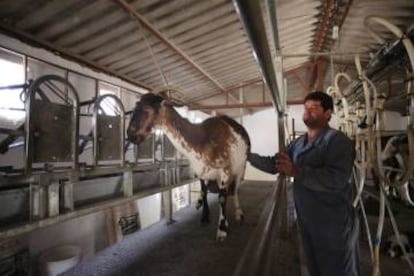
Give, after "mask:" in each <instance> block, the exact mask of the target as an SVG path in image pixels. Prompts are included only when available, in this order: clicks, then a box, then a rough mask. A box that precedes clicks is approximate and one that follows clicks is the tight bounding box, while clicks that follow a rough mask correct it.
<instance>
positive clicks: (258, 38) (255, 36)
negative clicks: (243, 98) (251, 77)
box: [233, 0, 285, 114]
mask: <svg viewBox="0 0 414 276" xmlns="http://www.w3.org/2000/svg"><path fill="white" fill-rule="evenodd" d="M260 3H261V1H256V0H233V4H234V6H235V7H236V11H237V13H238V15H239V17H240V19H241V22H242V23H243V25H244V28H245V29H246V33H247V36H248V38H249V40H250V44H251V46H252V49H253V55H254V57H255V58H256V60H257V62H258V63H259V66H260V69H261V71H262V75H263V77H264V80H265V82H266V83H267V85H268V87H269V89H270V94H271V96H272V100H273V103H274V106H275V108H276V110H277V112H278V113H281V114H283V111H284V108H285V107H284V106H283V104H282V101H281V96H280V95H281V94H282V93H283V92H284V91H283V90H280V89H279V87H281V86H282V84H279V85H278V81H277V76H276V69H275V66H274V62H273V60H274V56H273V55H272V51H271V49H270V46H269V43H268V41H269V40H268V39H267V35H266V28H265V22H264V19H263V18H264V15H263V12H262V7H261V6H260V5H261V4H260ZM272 12H274V13H276V10H275V9H274V10H273V11H272ZM274 16H276V15H274ZM272 27H273V31H274V32H276V30H275V29H274V28H275V27H276V28H277V26H272ZM274 39H275V41H278V37H277V32H276V33H275V34H274ZM275 46H276V45H275ZM280 71H281V70H280Z"/></svg>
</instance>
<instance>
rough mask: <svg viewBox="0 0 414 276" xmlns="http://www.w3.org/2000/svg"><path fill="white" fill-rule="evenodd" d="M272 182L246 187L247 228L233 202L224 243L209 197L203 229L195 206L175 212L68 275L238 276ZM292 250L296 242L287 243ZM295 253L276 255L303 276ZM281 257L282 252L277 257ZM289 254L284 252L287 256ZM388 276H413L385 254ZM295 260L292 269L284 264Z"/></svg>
mask: <svg viewBox="0 0 414 276" xmlns="http://www.w3.org/2000/svg"><path fill="white" fill-rule="evenodd" d="M272 185H273V183H272V182H257V181H255V182H253V181H247V182H245V183H244V184H243V185H242V187H241V189H240V198H241V205H242V208H243V210H244V212H245V220H244V224H243V225H238V224H236V222H235V219H234V208H233V201H232V198H230V201H229V204H228V212H227V214H228V218H229V224H230V231H231V232H230V235H229V237H228V238H227V240H226V241H224V242H216V241H215V233H216V222H217V217H218V206H217V195H216V194H210V195H209V203H210V210H211V223H210V225H207V226H202V225H200V217H201V211H196V210H195V207H194V205H192V206H190V207H189V208H184V209H182V210H180V211H179V212H177V213H175V215H174V219H175V220H176V222H175V223H174V224H171V225H168V226H167V225H165V222H164V221H161V222H159V223H156V224H154V225H152V226H150V227H148V228H146V229H143V230H141V231H139V232H136V233H133V234H130V235H128V236H126V237H125V238H124V239H123V240H122V241H121V242H119V243H117V244H115V245H113V246H111V247H108V248H106V249H104V250H102V251H100V252H98V253H97V254H96V255H95V256H94V257H93V258H90V259H88V260H84V261H82V262H80V263H79V264H78V265H77V266H76V267H74V268H73V269H71V270H69V271H67V272H66V273H64V274H62V275H66V276H68V275H76V276H79V275H99V276H105V275H116V276H118V275H119V276H132V275H134V276H154V275H157V276H158V275H168V276H178V275H180V276H186V275H192V276H194V275H196V276H198V275H200V276H203V275H206V276H207V275H208V276H211V275H217V276H220V275H232V273H233V271H234V269H235V267H236V265H237V263H238V260H239V259H240V256H241V255H242V253H243V249H244V247H245V246H246V244H247V242H248V240H249V237H250V235H251V234H252V233H253V231H254V230H255V227H256V225H257V223H258V218H259V216H260V213H261V211H262V209H263V207H264V203H265V202H266V199H267V198H268V197H269V196H270V193H271V190H272ZM287 246H288V247H292V243H290V242H288V243H287ZM367 247H368V246H367V242H366V241H364V239H363V238H361V272H362V275H370V272H371V262H370V255H369V251H368V248H367ZM286 250H288V251H291V252H293V254H291V256H293V257H291V258H290V260H286V257H283V256H282V257H279V258H278V257H275V258H276V259H275V261H276V262H280V263H281V267H286V266H287V267H289V268H288V269H289V271H291V272H290V273H287V274H286V271H285V272H284V273H277V275H292V276H296V275H299V270H300V265H299V257H298V256H297V255H296V251H297V250H294V249H292V248H290V249H289V248H286V249H283V250H282V251H284V252H286ZM275 255H277V256H281V255H280V254H275ZM282 255H283V254H282ZM381 261H382V263H381V266H382V275H395V276H396V275H398V276H405V275H407V276H408V275H413V274H412V273H411V272H410V271H409V268H408V265H407V264H406V263H405V262H404V261H403V260H401V259H391V258H388V257H386V256H383V257H382V259H381ZM286 262H289V264H288V265H286V264H285V265H284V264H283V263H286Z"/></svg>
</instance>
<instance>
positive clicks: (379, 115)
mask: <svg viewBox="0 0 414 276" xmlns="http://www.w3.org/2000/svg"><path fill="white" fill-rule="evenodd" d="M372 23H377V24H381V25H383V26H385V27H386V28H388V29H389V30H390V31H391V32H393V33H394V34H395V35H396V36H397V37H398V38H399V39H401V40H402V43H403V45H404V47H405V48H406V51H407V53H408V56H409V61H410V63H411V67H412V71H411V72H414V54H413V53H414V51H413V49H414V48H413V46H412V43H411V41H410V39H409V38H408V37H407V35H405V34H403V33H402V32H401V30H399V28H397V27H396V26H394V25H392V24H391V23H389V22H388V21H386V20H385V19H382V18H379V17H375V16H371V17H368V18H366V20H365V25H366V26H367V28H368V29H369V31H368V32H369V33H370V34H372V35H373V37H374V38H375V39H376V40H377V41H378V42H380V43H382V44H384V43H385V41H384V40H383V39H382V38H381V37H380V36H379V35H378V34H376V33H375V32H374V31H373V30H372V29H371V28H370V26H369V25H370V24H372ZM375 63H376V62H372V63H371V64H374V66H375ZM376 65H377V67H378V64H376ZM355 66H356V68H357V71H358V76H359V80H358V81H357V82H358V83H360V84H357V85H355V82H354V83H352V84H351V85H349V86H348V87H351V88H350V89H351V90H355V91H356V90H357V89H358V88H360V87H361V86H362V91H363V99H364V103H363V104H362V103H361V102H359V101H358V97H356V100H355V96H349V95H350V94H351V93H348V94H347V95H345V94H344V93H343V92H342V91H341V90H340V89H339V87H338V79H339V78H340V77H345V78H346V79H347V80H348V82H350V81H351V79H350V78H349V76H347V75H346V74H343V73H341V74H338V75H337V76H336V77H335V86H334V87H329V88H328V90H327V93H328V94H331V95H333V96H334V97H335V98H336V99H338V100H340V101H341V106H338V107H337V108H338V111H339V112H338V114H339V115H340V116H339V119H340V121H339V126H340V128H341V129H342V130H343V131H344V132H345V133H346V134H347V135H348V136H351V137H354V138H355V142H356V151H357V158H356V160H355V168H354V172H353V177H354V181H355V184H356V186H357V195H356V197H355V200H354V202H353V205H354V206H356V205H357V204H358V203H359V204H360V205H361V210H362V213H363V217H364V222H365V227H366V228H367V235H368V241H369V247H370V249H371V257H372V261H373V272H372V275H379V274H380V258H379V249H380V243H381V236H382V231H383V225H384V218H385V209H387V211H388V213H389V217H390V220H391V224H392V227H393V230H394V232H395V234H396V236H397V239H398V242H399V244H400V246H401V248H402V250H403V252H404V254H405V253H406V252H405V249H404V247H403V246H402V243H401V240H400V236H399V230H398V227H397V224H396V222H395V218H394V215H393V213H392V210H391V207H390V203H389V202H388V199H387V197H386V187H396V188H397V190H398V192H399V194H400V196H401V198H402V199H403V200H404V202H406V203H407V204H409V205H411V206H414V204H413V202H412V201H411V199H410V197H409V194H407V192H408V189H407V187H404V185H407V183H408V180H409V178H410V177H411V175H412V172H413V167H414V134H413V129H414V125H413V118H414V93H413V91H411V90H412V86H411V82H412V79H411V78H409V79H411V80H410V81H408V84H407V98H408V101H409V121H408V126H407V136H408V143H409V160H408V165H407V167H406V170H405V172H404V173H403V174H402V176H400V178H399V179H398V180H397V181H396V183H391V182H390V180H389V179H388V178H387V177H386V176H385V172H384V165H383V164H382V161H383V160H382V156H381V155H382V151H381V149H382V145H381V137H382V136H383V134H382V133H383V130H384V112H383V111H384V103H385V100H386V98H385V95H383V94H379V93H377V90H376V87H375V84H374V82H373V81H372V79H370V78H368V77H367V73H366V71H365V72H364V71H363V70H362V66H361V62H360V59H359V56H356V57H355ZM372 72H374V73H375V70H371V73H372ZM374 73H372V75H373V74H374ZM352 97H354V98H353V99H352ZM345 98H350V99H351V101H352V100H353V102H354V104H355V105H356V108H355V115H356V118H354V119H352V115H351V111H350V110H351V109H352V108H350V105H349V102H348V101H347V100H346V99H345ZM344 99H345V100H344ZM371 99H372V100H371ZM355 102H356V103H355ZM355 119H356V120H355ZM356 121H359V123H360V126H362V127H364V128H365V129H364V128H358V129H356V130H355V125H356V124H355V123H356ZM372 141H375V143H373V142H372ZM369 167H371V168H372V169H373V170H374V171H375V173H376V175H378V176H379V180H380V195H379V202H380V203H379V204H380V205H379V220H378V224H377V231H376V235H375V237H374V239H373V240H371V237H370V230H369V225H368V222H367V219H366V214H365V208H364V206H363V202H362V200H361V193H362V191H363V187H364V183H365V180H366V174H367V169H368V168H369ZM405 259H406V260H407V262H408V264H409V266H410V269H411V270H412V271H414V265H413V263H412V261H411V260H410V259H409V258H405Z"/></svg>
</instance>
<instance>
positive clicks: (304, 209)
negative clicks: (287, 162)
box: [249, 127, 359, 276]
mask: <svg viewBox="0 0 414 276" xmlns="http://www.w3.org/2000/svg"><path fill="white" fill-rule="evenodd" d="M287 153H288V155H289V156H290V158H291V160H292V162H293V163H294V164H295V165H296V166H297V167H298V169H299V173H298V175H296V176H295V178H294V184H293V196H294V202H295V207H296V212H297V215H298V221H299V225H300V231H301V236H302V242H303V247H304V250H305V253H306V257H307V263H308V269H309V274H310V275H311V276H332V275H335V276H342V275H343V276H354V275H359V265H358V259H359V251H358V219H357V215H356V211H355V209H354V208H353V206H352V200H353V189H352V186H351V184H350V182H349V179H350V176H351V173H352V167H353V162H354V159H355V149H354V144H353V142H352V141H351V140H350V139H349V138H348V137H347V136H346V135H345V134H343V133H342V132H340V131H338V130H335V129H332V128H330V127H327V128H325V129H323V130H322V131H321V132H320V133H319V134H318V136H317V137H316V138H315V139H314V140H313V141H311V142H308V141H307V135H306V134H305V135H303V136H301V137H299V138H298V139H296V140H295V141H293V142H292V143H291V144H290V145H289V146H288V148H287ZM277 159H278V154H276V155H275V156H272V157H263V156H259V155H257V154H254V153H251V154H250V155H249V161H250V163H251V164H252V165H253V166H254V167H256V168H258V169H260V170H263V171H266V172H269V173H273V174H275V173H277V170H276V160H277Z"/></svg>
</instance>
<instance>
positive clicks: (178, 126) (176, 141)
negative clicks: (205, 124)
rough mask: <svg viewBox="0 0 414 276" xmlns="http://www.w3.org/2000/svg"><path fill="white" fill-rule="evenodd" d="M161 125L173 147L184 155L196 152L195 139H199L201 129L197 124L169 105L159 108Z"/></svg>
mask: <svg viewBox="0 0 414 276" xmlns="http://www.w3.org/2000/svg"><path fill="white" fill-rule="evenodd" d="M160 123H161V126H162V128H163V130H164V133H165V134H166V135H167V137H168V138H169V139H170V140H171V142H172V143H173V145H174V146H175V148H176V149H177V150H178V151H180V152H181V153H183V154H184V155H186V156H187V157H188V158H189V157H190V156H189V155H190V154H194V153H197V152H198V147H197V144H199V143H197V141H200V140H201V137H200V136H201V135H202V130H201V129H200V126H199V125H198V124H192V123H191V122H189V121H188V120H187V119H185V118H182V117H181V116H180V114H178V112H177V111H175V109H174V108H173V107H171V106H164V107H163V108H162V109H161V120H160Z"/></svg>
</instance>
